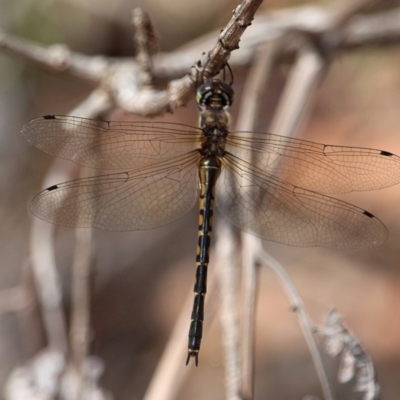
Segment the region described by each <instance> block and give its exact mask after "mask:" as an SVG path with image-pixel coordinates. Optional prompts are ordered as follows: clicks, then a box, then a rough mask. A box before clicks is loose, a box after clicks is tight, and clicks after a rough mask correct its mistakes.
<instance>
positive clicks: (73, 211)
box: [31, 152, 200, 231]
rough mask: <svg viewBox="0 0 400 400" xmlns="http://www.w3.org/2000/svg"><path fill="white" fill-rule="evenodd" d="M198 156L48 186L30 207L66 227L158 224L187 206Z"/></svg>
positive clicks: (179, 214)
mask: <svg viewBox="0 0 400 400" xmlns="http://www.w3.org/2000/svg"><path fill="white" fill-rule="evenodd" d="M199 157H200V155H199V154H198V152H192V153H190V154H187V155H185V156H181V157H176V158H174V159H172V160H167V161H164V162H162V163H158V164H157V165H154V166H152V167H146V168H142V169H137V170H131V171H127V172H121V173H115V174H109V175H101V176H95V177H91V178H83V179H77V180H74V181H70V182H66V183H61V184H58V185H54V186H51V187H49V188H47V189H45V190H43V191H42V192H40V193H39V194H38V195H37V196H36V197H35V198H34V199H33V200H32V203H31V211H32V212H33V214H35V215H36V216H38V217H39V218H41V219H43V220H45V221H48V222H51V223H54V224H59V225H64V226H70V227H93V228H99V229H105V230H110V231H130V230H141V229H151V228H155V227H158V226H162V225H165V224H168V223H169V222H172V221H174V220H176V219H178V218H180V217H182V216H184V215H185V214H186V213H187V212H188V211H189V210H190V209H191V208H192V207H193V205H194V202H195V201H196V198H197V196H198V182H197V179H198V178H197V176H198V172H197V164H198V160H199Z"/></svg>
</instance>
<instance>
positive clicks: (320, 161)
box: [226, 132, 400, 193]
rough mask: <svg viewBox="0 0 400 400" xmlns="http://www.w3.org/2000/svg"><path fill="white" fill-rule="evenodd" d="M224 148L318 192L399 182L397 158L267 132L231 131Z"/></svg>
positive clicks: (272, 172)
mask: <svg viewBox="0 0 400 400" xmlns="http://www.w3.org/2000/svg"><path fill="white" fill-rule="evenodd" d="M226 149H227V150H228V151H229V152H230V153H232V154H234V155H236V156H238V157H241V158H244V159H245V160H247V161H249V160H251V163H252V164H253V165H256V166H257V167H258V168H259V169H261V170H263V171H264V172H265V173H266V174H271V175H274V176H278V177H279V178H280V179H282V180H283V181H286V182H289V183H291V184H292V185H294V186H298V187H302V188H304V189H308V190H313V191H316V192H320V193H347V192H351V191H357V190H373V189H379V188H383V187H388V186H391V185H394V184H397V183H399V182H400V157H398V156H396V155H394V154H392V153H389V152H387V151H382V150H374V149H367V148H361V147H346V146H331V145H324V144H320V143H314V142H309V141H306V140H301V139H295V138H288V137H283V136H277V135H273V134H270V133H252V132H250V133H246V132H232V133H230V134H229V136H228V138H227V147H226Z"/></svg>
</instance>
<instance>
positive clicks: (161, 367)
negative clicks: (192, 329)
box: [144, 249, 222, 400]
mask: <svg viewBox="0 0 400 400" xmlns="http://www.w3.org/2000/svg"><path fill="white" fill-rule="evenodd" d="M210 259H211V262H210V264H211V267H212V268H210V273H209V276H208V279H207V307H206V312H207V317H206V318H205V319H204V331H205V332H206V331H207V330H208V328H209V326H210V325H211V323H212V321H213V319H214V317H215V315H216V312H217V303H218V299H219V294H218V285H217V280H216V274H215V270H216V269H218V268H219V264H220V263H221V262H222V260H220V257H218V250H217V249H216V250H215V251H213V252H212V254H211V256H210ZM218 260H219V261H218ZM192 306H193V290H190V292H189V293H188V296H187V298H186V300H185V303H184V305H183V307H182V309H181V312H180V314H179V317H178V319H177V320H176V323H175V326H174V329H173V331H172V333H171V335H170V337H169V339H168V343H167V345H166V346H165V349H164V352H163V354H162V356H161V358H160V361H159V362H158V365H157V368H156V371H155V372H154V374H153V377H152V379H151V382H150V384H149V386H148V388H147V391H146V394H145V396H144V400H173V399H175V398H176V396H177V394H178V392H179V390H180V388H181V386H182V384H183V383H184V381H185V379H186V377H187V375H188V373H189V372H190V370H191V369H192V368H194V365H193V364H190V365H188V366H186V365H185V360H186V357H187V345H188V329H189V322H190V321H189V317H190V313H191V310H192Z"/></svg>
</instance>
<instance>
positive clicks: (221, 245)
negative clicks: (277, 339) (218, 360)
mask: <svg viewBox="0 0 400 400" xmlns="http://www.w3.org/2000/svg"><path fill="white" fill-rule="evenodd" d="M216 233H217V239H218V240H217V244H216V246H215V253H216V254H215V258H216V261H217V262H216V265H215V268H216V269H217V271H218V275H219V283H220V285H219V286H220V309H219V311H220V321H221V328H222V346H223V350H224V366H225V398H226V399H227V400H242V399H243V398H242V397H241V396H242V393H241V390H240V389H241V385H240V381H241V368H240V352H239V348H240V346H239V343H240V338H239V334H238V319H239V317H238V313H237V297H238V296H237V293H238V290H237V284H238V272H239V269H238V265H237V264H238V257H237V251H235V248H236V247H237V246H236V243H235V238H234V235H233V231H232V229H231V228H230V227H229V226H228V223H227V222H226V221H224V220H222V221H220V222H219V223H218V225H217V232H216Z"/></svg>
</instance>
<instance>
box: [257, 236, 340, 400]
mask: <svg viewBox="0 0 400 400" xmlns="http://www.w3.org/2000/svg"><path fill="white" fill-rule="evenodd" d="M252 238H254V241H255V244H254V245H255V249H256V250H257V252H258V253H257V259H258V261H259V262H261V263H263V264H265V265H267V266H268V267H269V268H271V269H272V270H273V271H274V272H275V273H276V275H277V276H278V277H279V279H280V280H281V282H282V286H283V288H284V289H285V291H286V293H287V295H288V297H289V299H290V301H291V306H292V309H293V311H295V312H296V314H297V316H298V319H299V322H300V327H301V330H302V331H303V335H304V337H305V339H306V342H307V345H308V348H309V350H310V353H311V356H312V358H313V362H314V365H315V367H316V370H317V374H318V378H319V380H320V383H321V386H322V391H323V394H324V399H325V400H334V396H333V392H332V389H331V388H330V385H329V381H328V378H327V376H326V373H325V368H324V365H323V362H322V358H321V354H320V350H319V348H318V345H317V342H316V340H315V337H314V334H313V326H314V325H313V323H312V321H311V318H310V317H309V316H308V314H307V312H306V308H305V305H304V303H303V301H302V299H301V296H300V294H299V293H298V291H297V289H296V287H295V285H294V284H293V282H292V281H291V279H290V277H289V275H288V274H287V273H286V271H285V269H284V267H283V266H282V265H281V264H280V263H279V262H278V261H276V260H275V259H274V258H273V257H271V256H270V255H269V254H268V253H267V252H265V251H264V250H263V249H262V248H261V247H260V245H259V243H256V241H257V238H255V237H252ZM250 240H252V239H250Z"/></svg>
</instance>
